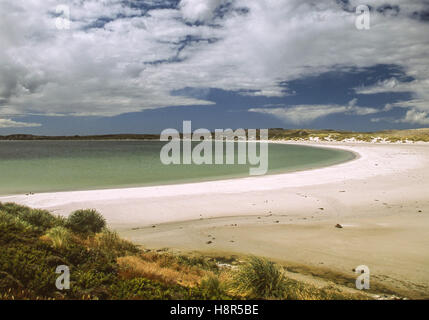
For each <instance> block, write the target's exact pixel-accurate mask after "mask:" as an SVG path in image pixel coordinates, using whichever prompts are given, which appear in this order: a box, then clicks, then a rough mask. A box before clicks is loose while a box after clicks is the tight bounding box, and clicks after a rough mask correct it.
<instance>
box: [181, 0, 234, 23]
mask: <svg viewBox="0 0 429 320" xmlns="http://www.w3.org/2000/svg"><path fill="white" fill-rule="evenodd" d="M226 2H227V1H226V0H181V1H180V4H179V7H180V10H181V11H182V14H183V17H184V18H185V19H186V20H189V21H192V22H197V21H207V20H210V19H212V18H213V16H214V12H215V10H216V9H217V8H218V7H219V6H220V5H221V4H223V3H226Z"/></svg>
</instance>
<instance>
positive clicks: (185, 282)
mask: <svg viewBox="0 0 429 320" xmlns="http://www.w3.org/2000/svg"><path fill="white" fill-rule="evenodd" d="M160 256H161V255H160ZM146 258H147V257H146ZM151 258H152V261H150V260H149V259H142V257H138V256H126V257H120V258H118V259H117V263H118V265H119V273H120V275H121V277H123V278H125V279H132V278H137V277H143V278H146V279H149V280H156V281H159V282H162V283H165V284H180V285H182V286H186V287H195V286H197V285H198V284H199V283H200V282H201V280H202V279H203V278H204V277H205V276H206V275H207V274H208V273H209V272H205V271H202V270H199V269H195V268H192V267H189V266H186V265H180V264H178V263H176V262H173V263H172V262H171V261H170V259H169V257H168V256H165V257H162V258H159V257H158V258H155V255H154V256H151Z"/></svg>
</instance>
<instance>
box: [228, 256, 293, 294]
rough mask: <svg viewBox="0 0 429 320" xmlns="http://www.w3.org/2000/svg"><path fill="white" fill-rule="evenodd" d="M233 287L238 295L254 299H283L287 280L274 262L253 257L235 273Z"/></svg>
mask: <svg viewBox="0 0 429 320" xmlns="http://www.w3.org/2000/svg"><path fill="white" fill-rule="evenodd" d="M232 285H233V287H234V288H235V291H236V292H237V293H239V294H242V295H244V296H246V297H249V298H252V299H270V298H283V297H285V289H286V278H285V276H284V274H283V271H282V270H281V269H280V267H278V266H277V265H276V264H274V263H273V262H271V261H268V260H267V259H263V258H258V257H251V258H250V259H249V261H248V262H247V263H246V264H244V265H242V266H240V267H239V269H238V270H237V271H235V274H234V279H233V281H232Z"/></svg>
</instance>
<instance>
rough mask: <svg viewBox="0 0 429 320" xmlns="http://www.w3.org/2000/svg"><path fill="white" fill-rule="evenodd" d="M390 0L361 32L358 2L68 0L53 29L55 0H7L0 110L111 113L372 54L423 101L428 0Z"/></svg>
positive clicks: (188, 99) (269, 85)
mask: <svg viewBox="0 0 429 320" xmlns="http://www.w3.org/2000/svg"><path fill="white" fill-rule="evenodd" d="M366 2H367V4H368V5H371V6H373V7H374V8H376V9H379V8H380V7H382V6H384V5H385V3H386V1H378V0H377V1H376V0H368V1H366ZM388 2H389V3H391V4H392V5H396V6H399V7H400V10H399V11H398V12H397V13H395V14H387V13H386V12H387V11H386V10H387V9H386V10H382V9H380V10H374V11H373V12H372V16H371V29H370V30H368V31H359V30H357V29H356V28H355V23H354V21H355V18H356V14H355V12H354V11H353V6H355V5H356V4H357V1H315V0H265V1H260V0H234V1H232V0H231V1H221V0H206V1H203V0H181V1H180V3H179V4H178V5H176V4H177V2H176V1H169V0H152V1H145V2H132V3H133V6H130V5H129V4H130V3H131V2H130V1H121V0H87V1H77V0H70V1H68V2H66V3H67V4H68V5H69V6H70V13H71V29H70V30H57V29H56V27H55V22H56V19H57V16H56V14H55V9H56V5H57V4H58V2H57V1H55V0H34V1H27V0H3V1H1V2H0V12H2V13H3V12H5V13H7V14H5V15H3V14H2V19H1V20H0V61H1V64H0V114H1V115H4V116H8V117H13V116H19V115H28V114H38V115H76V116H78V115H97V116H113V115H118V114H121V113H125V112H134V111H140V110H144V109H150V108H160V107H166V106H181V105H209V104H212V102H211V101H206V100H204V99H199V98H195V97H192V96H185V95H183V96H178V95H175V94H172V92H177V91H178V90H180V89H183V88H186V87H189V88H219V89H224V90H236V91H240V92H242V93H243V94H251V95H259V96H261V95H262V96H269V97H276V96H283V95H284V94H285V88H284V85H282V84H284V83H285V82H287V81H290V80H294V79H299V78H303V77H306V76H309V75H316V74H319V73H322V72H326V71H332V70H338V69H341V68H349V67H350V66H353V67H357V68H363V67H370V66H373V65H377V64H394V65H398V66H401V67H402V68H403V70H404V72H405V73H406V75H407V76H410V77H412V78H413V79H414V80H413V83H408V84H407V83H401V82H399V83H395V84H393V87H394V88H393V89H394V90H410V91H411V92H412V93H413V95H414V97H413V99H414V100H416V101H421V103H420V102H419V106H418V107H417V106H416V107H415V108H421V106H423V105H424V104H425V103H426V102H427V101H429V97H427V95H426V94H425V92H428V91H429V90H427V81H428V79H429V63H428V58H427V52H429V41H428V40H427V26H428V24H427V22H425V21H422V20H421V19H418V18H416V15H415V14H414V13H415V12H417V13H419V12H423V11H424V10H426V9H427V3H425V2H424V1H417V0H411V1H407V2H406V3H405V2H404V1H393V0H391V1H388ZM226 3H228V6H227V10H225V11H224V12H223V14H222V15H221V16H216V14H215V12H216V10H217V9H218V8H219V7H220V6H222V5H223V4H226ZM143 4H144V5H143ZM244 9H245V10H244ZM417 16H418V15H417ZM196 22H201V23H196ZM207 22H209V23H207ZM381 85H382V86H383V85H385V84H381ZM387 86H389V84H387ZM395 88H396V89H395ZM393 89H392V88H390V90H393ZM372 90H373V91H372V92H374V90H375V88H373V89H372ZM361 93H364V91H361ZM369 93H370V91H368V90H367V94H369ZM318 107H319V106H312V109H310V113H313V114H315V115H317V114H318V113H319V112H318V111H317V110H316V109H318ZM344 107H350V106H344ZM329 108H330V110H331V111H334V110H337V108H338V106H330V107H329ZM421 110H422V111H423V109H421ZM425 110H427V109H425ZM346 112H350V111H347V110H346Z"/></svg>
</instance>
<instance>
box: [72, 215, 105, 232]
mask: <svg viewBox="0 0 429 320" xmlns="http://www.w3.org/2000/svg"><path fill="white" fill-rule="evenodd" d="M105 226H106V220H105V219H104V218H103V216H102V215H101V214H100V213H98V212H97V211H96V210H93V209H86V210H77V211H75V212H73V213H72V214H71V215H70V216H69V218H68V219H67V227H69V228H70V229H71V230H73V231H74V232H76V233H80V234H91V233H98V232H100V231H101V230H103V228H104V227H105Z"/></svg>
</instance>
